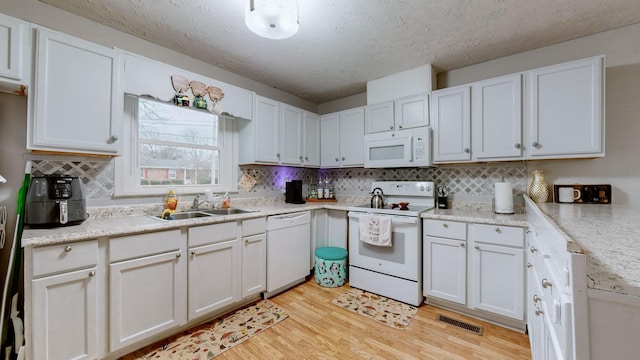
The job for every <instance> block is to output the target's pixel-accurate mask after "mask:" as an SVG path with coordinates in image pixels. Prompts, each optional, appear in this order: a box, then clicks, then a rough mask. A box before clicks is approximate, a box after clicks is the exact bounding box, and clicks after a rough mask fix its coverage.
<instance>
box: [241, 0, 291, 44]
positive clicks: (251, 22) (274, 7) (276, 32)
mask: <svg viewBox="0 0 640 360" xmlns="http://www.w3.org/2000/svg"><path fill="white" fill-rule="evenodd" d="M247 2H248V4H247V5H248V6H247V10H246V12H245V15H244V22H245V23H246V24H247V27H248V28H249V30H251V32H252V33H254V34H256V35H258V36H261V37H264V38H267V39H274V40H280V39H286V38H289V37H291V36H293V34H295V33H296V32H297V31H298V28H299V27H300V24H299V22H298V0H247Z"/></svg>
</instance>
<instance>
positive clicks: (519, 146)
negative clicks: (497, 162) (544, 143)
mask: <svg viewBox="0 0 640 360" xmlns="http://www.w3.org/2000/svg"><path fill="white" fill-rule="evenodd" d="M513 146H515V148H516V149H520V148H521V147H522V146H521V145H520V143H516V144H515V145H513Z"/></svg>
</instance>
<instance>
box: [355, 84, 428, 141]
mask: <svg viewBox="0 0 640 360" xmlns="http://www.w3.org/2000/svg"><path fill="white" fill-rule="evenodd" d="M365 109H366V116H365V119H366V133H367V134H374V133H379V132H386V131H395V130H402V129H410V128H415V127H420V126H427V125H429V101H428V95H426V94H421V95H417V96H409V97H405V98H402V99H398V100H394V101H387V102H383V103H379V104H373V105H367V107H366V108H365Z"/></svg>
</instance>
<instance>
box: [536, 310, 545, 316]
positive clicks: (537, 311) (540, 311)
mask: <svg viewBox="0 0 640 360" xmlns="http://www.w3.org/2000/svg"><path fill="white" fill-rule="evenodd" d="M542 314H544V311H542V310H540V309H536V316H540V315H542Z"/></svg>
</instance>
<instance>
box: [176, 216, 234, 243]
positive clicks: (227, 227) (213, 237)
mask: <svg viewBox="0 0 640 360" xmlns="http://www.w3.org/2000/svg"><path fill="white" fill-rule="evenodd" d="M237 237H238V222H236V221H232V222H227V223H221V224H213V225H204V226H196V227H190V228H189V239H188V240H189V247H194V246H201V245H207V244H215V243H217V242H221V241H225V240H231V239H236V238H237Z"/></svg>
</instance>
